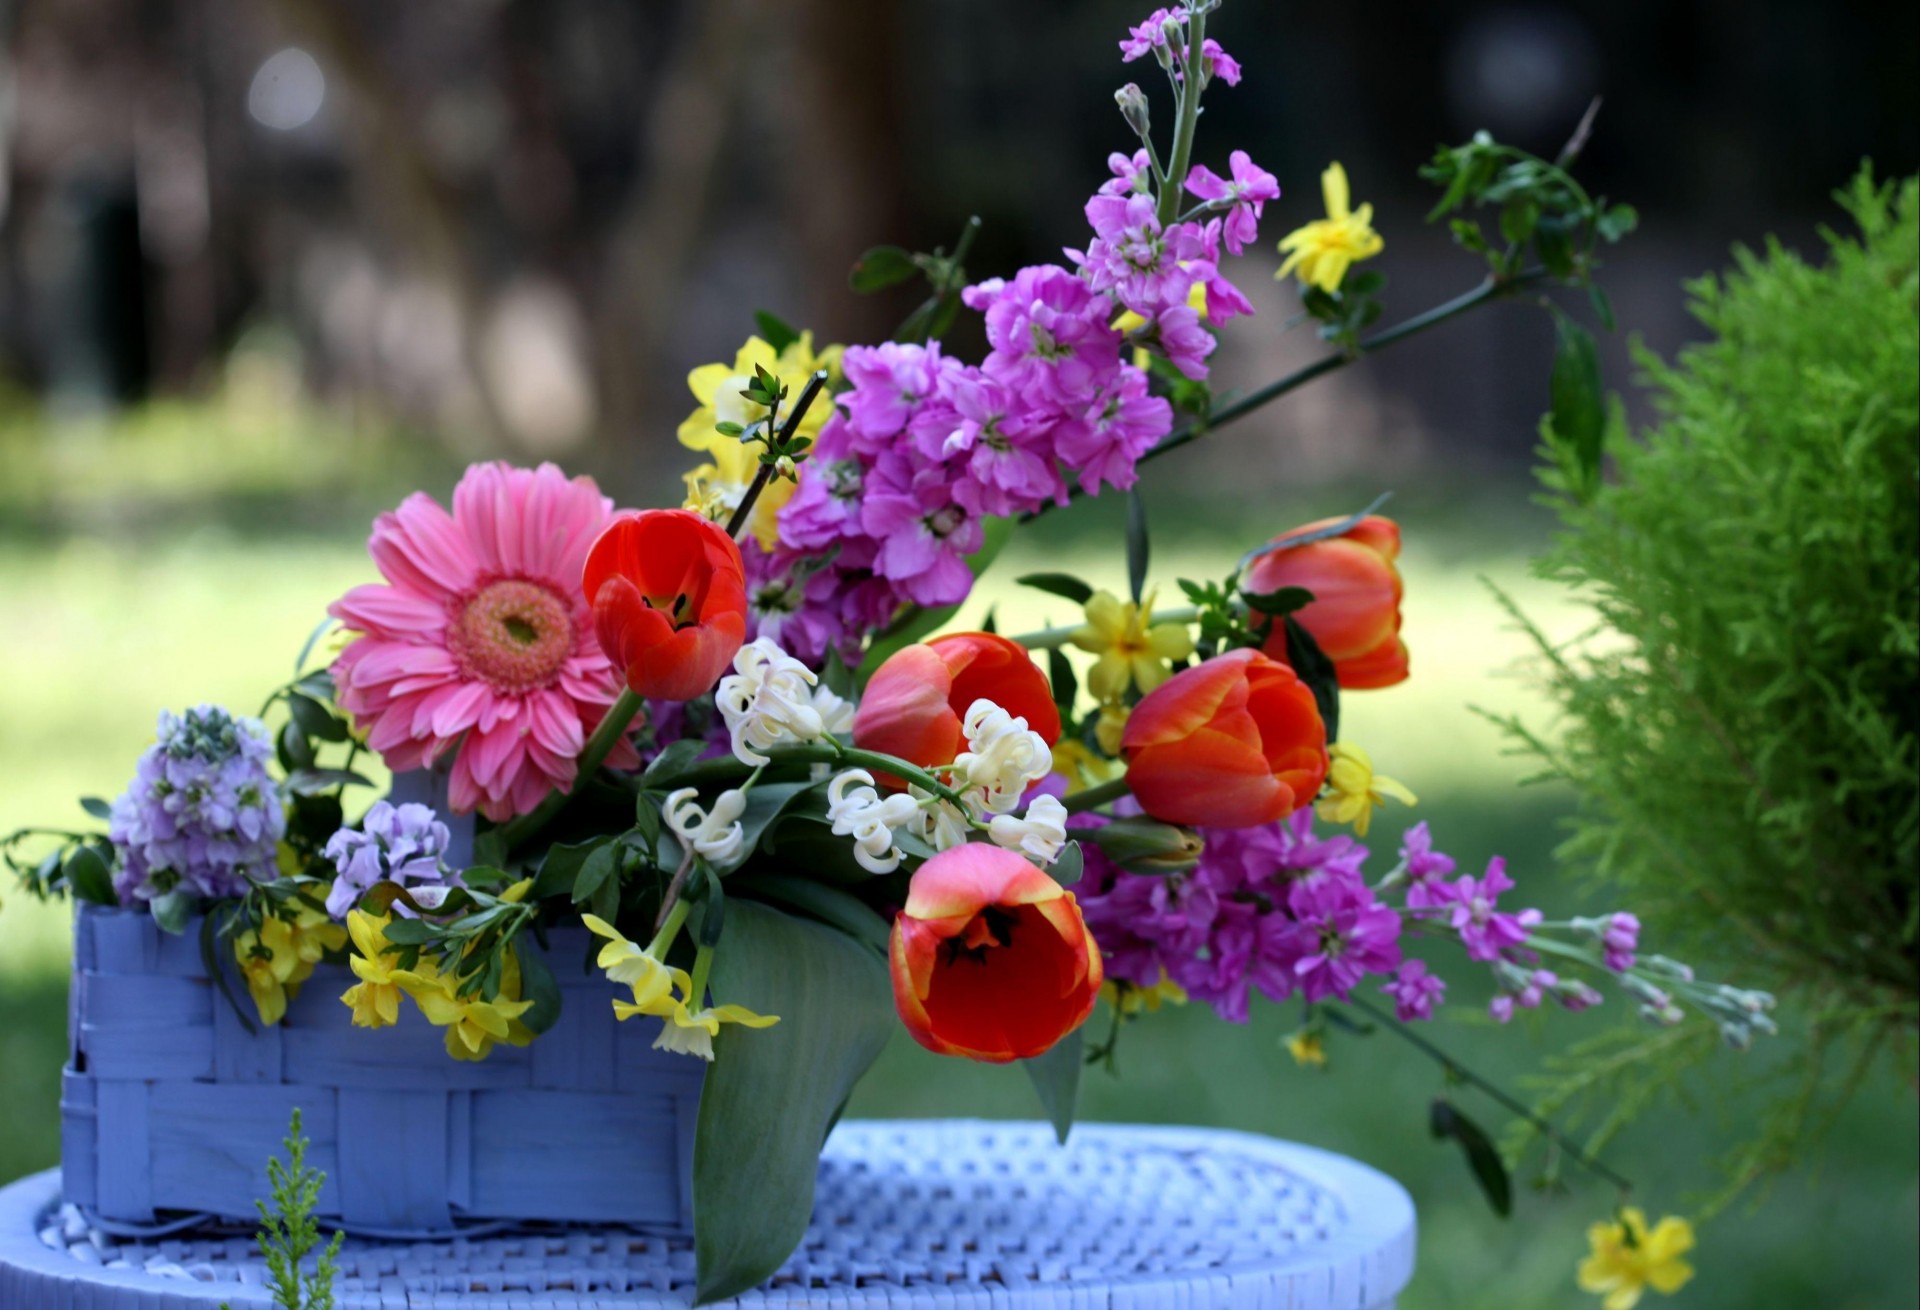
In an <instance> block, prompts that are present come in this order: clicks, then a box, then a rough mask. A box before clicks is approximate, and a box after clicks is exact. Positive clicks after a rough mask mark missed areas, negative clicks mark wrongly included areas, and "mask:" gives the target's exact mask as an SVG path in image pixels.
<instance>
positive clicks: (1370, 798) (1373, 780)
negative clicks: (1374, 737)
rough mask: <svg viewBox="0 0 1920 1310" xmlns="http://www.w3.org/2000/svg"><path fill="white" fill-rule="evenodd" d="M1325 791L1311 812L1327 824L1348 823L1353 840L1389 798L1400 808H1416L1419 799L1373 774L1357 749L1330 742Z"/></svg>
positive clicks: (1369, 758)
mask: <svg viewBox="0 0 1920 1310" xmlns="http://www.w3.org/2000/svg"><path fill="white" fill-rule="evenodd" d="M1327 759H1328V762H1329V764H1328V768H1327V791H1326V794H1324V795H1322V796H1321V798H1320V799H1319V800H1318V801H1316V802H1315V803H1314V807H1313V812H1314V813H1315V814H1316V815H1318V816H1319V817H1320V818H1321V819H1322V820H1324V821H1325V822H1327V823H1351V824H1352V825H1353V832H1354V835H1355V836H1356V837H1365V836H1366V835H1367V828H1368V827H1369V826H1371V824H1372V823H1373V812H1374V811H1375V810H1376V809H1378V808H1379V807H1380V806H1382V805H1385V804H1386V803H1387V798H1388V797H1392V798H1393V799H1394V800H1397V801H1399V802H1400V803H1401V804H1402V805H1418V804H1419V803H1420V801H1419V798H1418V797H1417V796H1415V795H1414V794H1413V793H1412V792H1411V791H1408V790H1407V788H1406V786H1405V785H1404V784H1402V783H1399V782H1396V781H1395V780H1394V779H1392V778H1389V777H1387V776H1386V775H1385V774H1382V773H1375V772H1374V771H1373V757H1372V756H1370V755H1368V754H1367V753H1366V751H1364V750H1362V749H1361V748H1360V747H1358V746H1350V745H1348V744H1347V743H1345V742H1338V741H1337V742H1334V743H1332V744H1331V745H1329V746H1328V747H1327Z"/></svg>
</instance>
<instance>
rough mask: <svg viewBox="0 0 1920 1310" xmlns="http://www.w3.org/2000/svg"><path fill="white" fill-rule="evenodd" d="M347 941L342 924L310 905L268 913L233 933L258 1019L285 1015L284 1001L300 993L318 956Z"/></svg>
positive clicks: (266, 1021)
mask: <svg viewBox="0 0 1920 1310" xmlns="http://www.w3.org/2000/svg"><path fill="white" fill-rule="evenodd" d="M346 944H347V934H346V930H345V929H343V928H341V927H340V925H339V924H337V923H332V922H330V921H329V920H328V919H327V916H326V915H325V914H323V913H321V912H320V911H319V910H316V909H314V908H313V907H312V906H308V905H302V906H300V907H299V908H298V909H297V910H296V911H295V912H294V917H293V918H292V919H291V920H288V919H282V918H280V917H279V916H277V915H269V916H268V917H267V920H266V922H264V923H262V924H261V925H260V927H259V928H258V929H257V930H252V929H250V930H248V931H247V932H243V933H241V934H240V935H239V936H238V937H236V938H234V941H233V954H234V959H235V960H236V961H237V962H238V963H239V965H240V974H241V976H242V977H243V978H245V979H246V983H247V993H248V994H249V995H250V996H252V998H253V1008H254V1009H255V1010H256V1011H258V1012H259V1015H260V1022H261V1023H263V1024H267V1025H268V1026H272V1025H273V1024H276V1023H279V1022H280V1021H281V1020H282V1019H284V1018H285V1017H286V1015H287V1002H288V1001H290V1000H292V999H293V998H294V997H296V996H298V995H299V994H300V984H301V983H303V982H305V981H306V980H307V979H309V978H311V977H312V976H313V967H314V966H315V965H316V964H318V963H320V960H321V957H322V956H324V955H325V954H326V953H327V952H328V951H337V950H339V949H340V948H341V947H343V946H345V945H346Z"/></svg>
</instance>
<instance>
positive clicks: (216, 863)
mask: <svg viewBox="0 0 1920 1310" xmlns="http://www.w3.org/2000/svg"><path fill="white" fill-rule="evenodd" d="M272 754H273V747H272V746H271V745H270V744H269V743H268V740H267V732H266V729H265V727H263V726H262V725H261V723H260V721H259V720H258V719H247V718H236V717H234V716H233V715H231V714H229V713H227V711H225V710H223V709H221V708H219V707H218V706H214V705H201V706H197V707H196V708H194V709H190V710H188V711H187V712H186V713H185V714H183V715H176V714H174V713H172V712H171V711H166V710H163V711H161V714H160V720H159V728H158V740H156V741H155V742H154V744H153V745H152V746H149V747H148V748H147V749H146V750H145V751H144V752H143V753H142V754H141V756H140V761H139V763H138V765H136V766H135V769H134V776H133V781H132V782H131V783H129V784H128V786H127V790H126V791H125V792H123V793H121V795H120V796H119V797H118V798H117V799H116V800H115V801H114V803H113V813H112V817H111V819H110V820H109V822H108V825H107V835H108V837H109V838H110V839H111V840H112V842H113V844H114V847H115V849H116V850H118V851H119V853H120V870H119V873H118V874H117V875H116V876H115V878H114V891H115V893H116V894H117V895H118V896H119V897H120V900H121V901H122V903H127V904H130V903H132V902H135V901H150V900H152V899H154V898H155V897H157V896H161V895H164V894H166V893H167V892H169V891H172V890H174V889H175V888H180V889H183V890H186V891H190V892H193V893H196V894H198V895H201V896H235V895H238V894H239V893H241V892H243V891H245V890H246V888H247V886H248V884H249V883H250V882H255V881H265V880H268V879H271V878H273V877H274V875H275V873H276V872H277V868H276V856H277V854H278V851H279V845H280V838H281V837H282V836H283V835H284V834H285V832H286V828H287V820H286V813H285V811H284V810H283V809H282V808H281V805H280V797H279V795H278V794H277V793H276V792H275V790H274V785H273V779H272V778H271V777H269V776H268V774H267V760H268V759H269V758H270V757H271V756H272Z"/></svg>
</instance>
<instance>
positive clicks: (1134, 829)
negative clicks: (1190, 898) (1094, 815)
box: [1080, 815, 1206, 874]
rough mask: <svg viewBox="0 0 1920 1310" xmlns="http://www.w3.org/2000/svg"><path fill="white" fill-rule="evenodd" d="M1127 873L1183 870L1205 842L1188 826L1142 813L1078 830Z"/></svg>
mask: <svg viewBox="0 0 1920 1310" xmlns="http://www.w3.org/2000/svg"><path fill="white" fill-rule="evenodd" d="M1080 835H1081V836H1082V837H1084V838H1085V839H1086V840H1087V841H1090V842H1092V843H1093V844H1094V845H1095V846H1098V847H1099V848H1100V853H1101V854H1102V855H1104V856H1106V857H1107V859H1108V860H1110V861H1112V862H1113V863H1114V864H1116V865H1118V866H1119V867H1120V868H1122V869H1125V870H1126V871H1127V872H1128V873H1145V874H1166V873H1185V872H1186V871H1187V870H1188V869H1191V868H1192V867H1193V866H1194V865H1196V864H1198V863H1200V853H1201V851H1203V850H1205V849H1206V843H1205V842H1203V841H1202V840H1201V839H1200V834H1199V833H1197V832H1195V831H1194V830H1193V829H1191V828H1179V827H1175V826H1174V825H1173V824H1170V823H1161V822H1160V821H1159V820H1158V819H1149V818H1147V817H1145V816H1144V815H1142V816H1137V817H1134V818H1125V819H1115V820H1114V821H1113V822H1112V823H1108V824H1103V825H1101V826H1100V827H1098V828H1093V829H1088V830H1084V831H1082V832H1081V833H1080Z"/></svg>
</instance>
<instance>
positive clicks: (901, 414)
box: [840, 341, 954, 455]
mask: <svg viewBox="0 0 1920 1310" xmlns="http://www.w3.org/2000/svg"><path fill="white" fill-rule="evenodd" d="M953 363H954V361H952V360H949V359H946V358H944V357H942V355H941V354H940V343H939V342H938V341H933V342H929V343H928V344H926V345H924V346H920V345H914V344H910V343H907V344H903V343H900V342H894V341H884V342H882V343H881V344H879V345H877V346H848V347H847V352H846V354H845V355H844V356H843V357H842V360H841V365H840V366H841V369H842V371H843V372H844V373H845V375H846V378H847V381H848V382H850V383H852V386H851V388H850V389H849V390H848V391H847V392H846V393H845V394H844V395H842V396H841V397H840V403H841V404H843V405H845V406H846V412H847V420H848V423H849V435H850V436H852V437H853V439H854V440H853V442H852V444H853V445H854V447H855V448H856V449H859V450H861V451H862V453H865V454H868V455H873V454H877V453H879V451H880V450H881V449H883V448H884V447H885V444H886V439H887V438H889V437H892V436H893V435H894V434H896V433H898V432H899V431H900V430H901V429H902V428H904V427H906V425H907V421H908V420H909V419H911V418H912V417H913V415H914V413H915V411H916V410H917V409H918V408H919V406H920V404H921V402H922V401H924V400H926V398H927V397H929V396H931V395H933V393H934V392H935V391H936V390H937V389H938V388H939V385H940V377H941V374H942V373H943V372H944V371H945V369H946V368H948V367H950V366H951V365H952V364H953Z"/></svg>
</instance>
